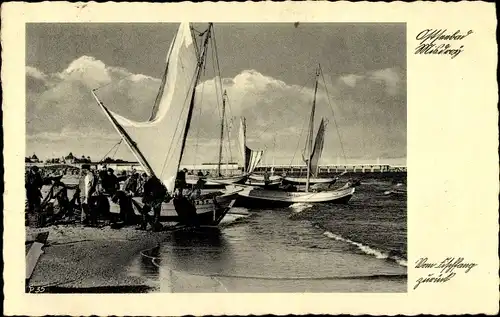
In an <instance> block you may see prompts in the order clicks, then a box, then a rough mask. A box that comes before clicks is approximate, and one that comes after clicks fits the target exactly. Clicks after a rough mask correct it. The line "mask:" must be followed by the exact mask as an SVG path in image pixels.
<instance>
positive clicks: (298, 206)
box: [290, 203, 313, 213]
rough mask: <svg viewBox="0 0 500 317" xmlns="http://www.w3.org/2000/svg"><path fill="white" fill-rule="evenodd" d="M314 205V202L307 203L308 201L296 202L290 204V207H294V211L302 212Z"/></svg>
mask: <svg viewBox="0 0 500 317" xmlns="http://www.w3.org/2000/svg"><path fill="white" fill-rule="evenodd" d="M312 206H313V205H312V204H307V203H295V204H292V205H290V208H292V210H293V212H294V213H300V212H303V211H304V210H306V209H309V208H311V207H312Z"/></svg>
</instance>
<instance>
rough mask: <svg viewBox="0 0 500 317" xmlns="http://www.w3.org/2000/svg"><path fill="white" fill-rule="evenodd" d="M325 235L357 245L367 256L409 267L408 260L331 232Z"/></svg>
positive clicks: (326, 232)
mask: <svg viewBox="0 0 500 317" xmlns="http://www.w3.org/2000/svg"><path fill="white" fill-rule="evenodd" d="M323 234H324V235H325V236H327V237H328V238H331V239H335V240H337V241H342V242H347V243H349V244H351V245H355V246H356V247H358V249H360V250H361V251H362V252H364V253H365V254H368V255H373V256H375V257H376V258H377V259H386V260H393V261H395V262H396V263H398V264H399V265H401V266H408V262H407V261H406V259H403V258H401V257H399V256H394V255H390V254H388V253H386V252H383V251H380V250H377V249H374V248H372V247H370V246H367V245H364V244H362V243H359V242H356V241H352V240H349V239H347V238H344V237H342V236H340V235H337V234H334V233H332V232H330V231H325V232H324V233H323Z"/></svg>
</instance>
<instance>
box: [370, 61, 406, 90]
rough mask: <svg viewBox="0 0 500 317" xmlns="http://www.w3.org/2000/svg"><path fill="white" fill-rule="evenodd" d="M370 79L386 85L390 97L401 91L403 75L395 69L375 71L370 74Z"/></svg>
mask: <svg viewBox="0 0 500 317" xmlns="http://www.w3.org/2000/svg"><path fill="white" fill-rule="evenodd" d="M370 79H371V80H374V81H378V82H382V83H384V84H385V85H386V88H387V93H388V94H390V95H393V96H394V95H396V94H397V93H398V91H399V89H400V83H401V75H400V73H399V72H398V71H397V70H396V69H394V68H386V69H381V70H377V71H373V72H371V73H370Z"/></svg>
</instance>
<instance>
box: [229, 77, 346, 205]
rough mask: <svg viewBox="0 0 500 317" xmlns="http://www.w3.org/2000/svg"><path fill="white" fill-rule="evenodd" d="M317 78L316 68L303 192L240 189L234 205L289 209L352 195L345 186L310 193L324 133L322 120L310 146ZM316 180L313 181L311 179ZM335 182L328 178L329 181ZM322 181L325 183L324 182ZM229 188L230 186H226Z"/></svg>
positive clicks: (251, 188) (337, 199) (339, 199)
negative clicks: (292, 206)
mask: <svg viewBox="0 0 500 317" xmlns="http://www.w3.org/2000/svg"><path fill="white" fill-rule="evenodd" d="M319 75H320V69H319V68H318V70H317V72H316V83H315V87H314V99H313V104H312V109H311V116H310V119H309V130H308V131H309V133H308V136H307V141H306V147H305V150H304V153H303V158H304V160H305V161H306V162H307V177H306V178H305V184H306V188H305V192H288V191H282V190H267V189H261V188H257V187H252V186H248V187H245V188H243V190H241V191H240V192H238V195H239V196H240V197H241V199H238V205H241V206H245V207H253V206H260V205H262V204H264V205H266V206H268V207H269V206H273V205H274V206H289V205H291V204H294V203H319V202H321V203H324V202H332V203H347V202H348V201H349V200H350V199H351V197H352V195H353V194H354V191H355V189H354V187H351V186H350V185H349V184H346V185H345V186H343V187H341V188H340V189H337V190H326V191H321V192H310V191H309V189H310V185H311V174H313V171H317V169H318V161H319V157H320V155H321V152H322V150H323V144H324V133H325V122H324V119H322V120H321V123H320V126H319V129H318V133H317V135H316V139H315V142H314V147H313V142H312V141H313V129H314V114H315V108H316V94H317V91H318V78H319ZM285 179H286V178H285ZM312 180H313V181H314V180H318V178H316V179H314V178H313V179H312ZM333 180H335V179H332V181H333ZM325 182H326V181H325ZM226 188H228V189H229V188H230V187H226Z"/></svg>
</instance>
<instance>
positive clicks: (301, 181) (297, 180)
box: [284, 177, 337, 185]
mask: <svg viewBox="0 0 500 317" xmlns="http://www.w3.org/2000/svg"><path fill="white" fill-rule="evenodd" d="M284 181H285V182H286V183H289V184H295V185H305V184H306V183H307V178H306V177H285V178H284ZM336 181H337V178H323V177H311V178H310V179H309V184H311V185H313V184H334V183H335V182H336Z"/></svg>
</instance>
